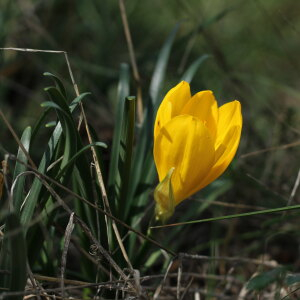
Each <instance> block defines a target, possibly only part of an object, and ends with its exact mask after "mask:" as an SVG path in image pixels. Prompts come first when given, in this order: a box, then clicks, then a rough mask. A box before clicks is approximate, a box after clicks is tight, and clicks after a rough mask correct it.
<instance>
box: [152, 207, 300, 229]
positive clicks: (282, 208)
mask: <svg viewBox="0 0 300 300" xmlns="http://www.w3.org/2000/svg"><path fill="white" fill-rule="evenodd" d="M296 209H300V205H292V206H285V207H279V208H272V209H264V210H259V211H251V212H247V213H242V214H234V215H228V216H221V217H215V218H208V219H202V220H193V221H187V222H180V223H174V224H167V225H161V226H153V227H151V228H152V229H154V228H164V227H171V226H182V225H188V224H196V223H206V222H213V221H221V220H228V219H235V218H242V217H250V216H257V215H266V214H272V213H278V212H283V211H290V210H296Z"/></svg>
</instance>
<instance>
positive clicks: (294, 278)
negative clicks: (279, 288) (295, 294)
mask: <svg viewBox="0 0 300 300" xmlns="http://www.w3.org/2000/svg"><path fill="white" fill-rule="evenodd" d="M285 283H286V284H287V285H288V286H290V285H292V284H295V283H300V273H294V274H287V276H286V278H285Z"/></svg>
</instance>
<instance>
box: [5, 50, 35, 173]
mask: <svg viewBox="0 0 300 300" xmlns="http://www.w3.org/2000/svg"><path fill="white" fill-rule="evenodd" d="M0 49H1V48H0ZM0 116H1V118H2V120H3V122H4V123H5V125H6V127H7V128H8V130H9V131H10V133H11V134H12V136H13V137H14V139H15V140H16V142H17V144H18V146H19V147H20V148H21V149H22V151H23V153H24V154H25V156H26V157H27V159H28V161H29V163H30V165H31V166H32V168H34V169H37V167H36V165H35V163H34V162H33V160H32V159H31V157H30V155H29V153H28V152H27V150H26V149H25V147H24V146H23V144H22V142H21V140H20V139H19V138H18V135H17V134H16V132H15V130H14V129H13V127H12V126H11V125H10V123H9V122H8V120H7V119H6V117H5V115H4V114H3V112H2V109H0Z"/></svg>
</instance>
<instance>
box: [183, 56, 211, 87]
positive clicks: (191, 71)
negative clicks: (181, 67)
mask: <svg viewBox="0 0 300 300" xmlns="http://www.w3.org/2000/svg"><path fill="white" fill-rule="evenodd" d="M209 57H211V55H208V54H204V55H202V56H201V57H199V58H198V59H196V60H195V61H194V62H193V63H192V64H191V65H190V66H189V68H188V69H187V70H186V71H185V72H184V74H183V75H182V77H181V80H184V81H187V82H188V83H191V81H192V79H193V78H194V76H195V74H196V72H197V70H198V69H199V67H200V66H201V65H202V63H203V62H204V61H205V60H206V59H208V58H209Z"/></svg>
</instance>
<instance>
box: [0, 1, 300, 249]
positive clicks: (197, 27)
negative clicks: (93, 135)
mask: <svg viewBox="0 0 300 300" xmlns="http://www.w3.org/2000/svg"><path fill="white" fill-rule="evenodd" d="M125 5H126V10H127V17H128V21H129V26H130V31H131V35H132V39H133V44H134V49H135V54H136V57H137V65H138V69H139V72H140V76H141V86H142V92H143V99H144V101H147V98H148V90H149V83H150V79H151V75H152V73H153V68H154V64H155V62H156V59H157V56H158V53H159V50H160V49H161V47H162V45H163V43H164V41H165V40H166V39H167V37H168V35H169V34H170V32H171V31H172V30H173V28H174V27H175V26H176V24H179V26H180V27H179V31H178V33H177V36H176V39H175V43H174V45H173V48H172V50H171V56H170V61H169V64H168V67H167V77H166V81H165V82H164V84H163V90H164V92H166V91H168V90H169V88H171V87H172V86H174V85H175V84H176V83H177V82H178V81H179V80H180V78H181V76H182V74H183V73H184V71H185V70H186V69H187V67H188V66H189V65H191V63H193V62H194V61H195V60H196V59H198V58H199V57H201V56H202V55H204V54H208V55H210V56H209V58H208V59H206V60H205V61H204V62H203V63H202V64H201V66H200V68H199V69H198V71H197V74H196V76H195V77H194V79H193V81H192V84H191V87H192V91H193V92H197V91H200V90H203V89H211V90H213V91H214V93H215V95H216V98H217V99H218V101H219V103H220V104H221V103H224V102H227V101H231V100H233V99H239V100H240V101H241V103H242V107H243V117H244V127H243V133H242V141H241V145H240V148H239V151H238V154H237V156H236V160H235V163H234V164H233V165H232V167H231V171H228V172H226V174H227V175H225V177H222V178H223V179H224V178H225V179H226V178H227V177H228V178H230V179H231V182H232V184H233V186H232V187H231V189H230V190H229V191H227V192H226V193H224V194H222V195H221V197H218V200H222V201H224V202H227V203H230V204H234V203H238V204H243V205H251V206H252V207H254V206H256V207H279V206H284V205H287V202H288V199H289V198H290V195H291V191H292V189H293V186H294V183H295V180H296V177H297V173H298V171H299V161H300V151H299V143H300V142H299V141H300V128H299V124H300V123H299V121H300V111H299V108H300V106H299V100H300V87H299V83H300V61H299V49H300V18H299V12H300V1H295V0H285V1H280V0H266V1H263V0H249V1H244V0H232V1H222V0H211V1H205V0H189V1H183V0H163V1H161V0H151V1H146V0H145V1H139V0H126V1H125ZM0 28H1V31H0V45H1V47H21V48H36V49H43V50H47V49H48V50H65V51H67V52H68V54H69V58H70V62H71V66H72V69H73V72H74V75H75V78H76V81H77V83H78V85H79V89H80V91H81V92H85V91H90V92H92V95H93V96H92V97H91V99H90V101H87V102H85V107H86V109H87V116H88V120H89V122H90V123H91V124H93V126H94V127H95V128H96V129H97V131H98V134H99V136H100V137H101V140H102V141H104V142H106V143H108V145H110V143H111V139H112V132H113V125H114V124H113V120H114V113H115V103H116V94H117V83H118V78H119V68H120V64H121V63H122V62H127V63H130V60H129V52H128V47H127V43H126V39H125V35H124V28H123V25H122V20H121V16H120V9H119V4H118V1H116V0H102V1H98V0H88V1H82V0H48V1H42V0H40V1H37V0H20V1H10V0H1V3H0ZM0 53H1V56H0V78H1V81H0V82H1V84H0V103H1V108H2V109H3V110H4V111H5V113H6V116H7V118H8V119H9V120H10V122H11V123H12V125H13V126H14V128H15V129H16V131H17V133H18V134H20V133H21V132H22V130H23V129H24V128H25V126H27V125H34V123H35V121H36V119H37V118H38V115H39V114H40V113H41V112H42V111H43V109H42V108H40V103H41V102H43V101H45V100H46V96H45V93H44V92H43V88H44V87H45V86H46V85H47V79H45V78H44V77H43V76H42V73H43V72H45V71H49V72H52V73H54V74H56V75H58V76H60V77H61V78H62V79H63V80H64V82H65V84H66V85H67V86H68V88H69V90H68V92H69V95H70V96H71V98H74V97H75V95H74V91H73V90H72V86H71V83H70V79H69V74H68V69H67V65H66V62H65V59H64V56H63V55H62V54H49V53H29V52H16V51H1V52H0ZM135 93H136V85H135V82H134V80H133V77H132V81H131V94H133V95H134V94H135ZM163 95H164V93H162V95H161V97H163ZM0 126H1V127H0V128H1V130H0V138H1V143H3V145H5V148H6V149H7V150H9V151H12V152H15V151H16V149H17V145H16V143H15V142H14V140H13V139H12V137H11V136H10V134H9V132H8V130H7V129H6V128H5V126H4V124H3V123H0ZM264 149H267V150H266V151H264V152H258V153H252V154H249V153H251V152H255V151H260V150H264ZM36 151H37V154H38V151H39V149H36ZM105 155H106V157H105V159H106V161H109V149H108V151H107V152H106V153H105ZM226 176H227V177H226ZM220 182H222V181H220ZM209 191H210V190H209V189H208V191H207V193H206V192H205V191H204V192H203V194H201V195H202V200H205V197H206V195H207V194H209ZM200 201H201V199H200ZM299 201H300V198H299V193H298V194H297V193H296V195H295V197H294V199H292V204H296V203H299ZM187 203H189V201H187ZM215 204H216V205H217V203H215ZM184 205H188V204H183V206H184ZM244 208H245V207H244ZM221 209H222V214H226V213H235V212H241V208H240V207H239V206H235V208H232V207H228V208H226V207H224V205H223V206H222V207H221ZM248 210H249V208H248ZM255 220H256V219H255ZM255 220H254V219H250V220H248V221H244V220H243V222H244V223H243V226H245V227H249V226H250V228H251V226H256V225H257V223H256V221H255ZM239 222H240V221H237V222H235V223H234V225H233V226H237V225H238V224H239ZM245 222H246V223H245ZM247 222H249V223H250V224H247ZM281 224H282V223H280V222H279V224H278V226H281ZM293 226H294V225H292V227H293ZM295 226H296V225H295ZM256 229H257V227H256ZM258 229H259V228H258ZM273 230H274V231H276V230H277V229H276V226H275V228H273ZM217 235H218V234H217ZM231 238H232V237H231ZM253 247H254V248H255V245H254V246H253ZM249 251H251V250H249Z"/></svg>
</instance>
